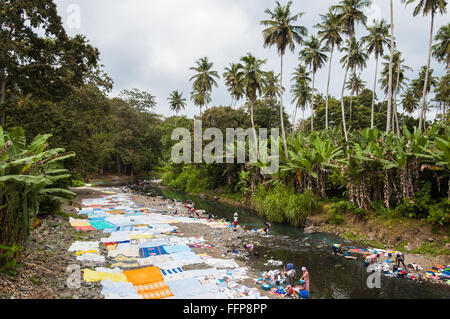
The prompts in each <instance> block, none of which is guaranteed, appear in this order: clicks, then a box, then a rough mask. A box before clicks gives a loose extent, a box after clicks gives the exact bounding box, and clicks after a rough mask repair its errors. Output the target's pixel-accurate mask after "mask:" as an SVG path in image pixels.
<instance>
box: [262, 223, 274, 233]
mask: <svg viewBox="0 0 450 319" xmlns="http://www.w3.org/2000/svg"><path fill="white" fill-rule="evenodd" d="M271 228H272V225H271V224H270V223H269V222H265V223H264V232H265V233H266V235H268V234H269V232H270V229H271Z"/></svg>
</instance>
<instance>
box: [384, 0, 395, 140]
mask: <svg viewBox="0 0 450 319" xmlns="http://www.w3.org/2000/svg"><path fill="white" fill-rule="evenodd" d="M389 4H390V13H391V28H390V29H391V31H390V35H391V37H390V41H391V50H390V54H389V79H388V107H387V123H386V133H388V132H389V131H390V130H391V113H392V83H393V79H394V78H393V74H392V71H393V59H394V2H393V0H390V1H389Z"/></svg>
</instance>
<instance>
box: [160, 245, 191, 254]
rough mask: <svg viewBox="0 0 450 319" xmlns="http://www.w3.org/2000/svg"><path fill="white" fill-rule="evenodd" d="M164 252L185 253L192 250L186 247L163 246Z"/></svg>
mask: <svg viewBox="0 0 450 319" xmlns="http://www.w3.org/2000/svg"><path fill="white" fill-rule="evenodd" d="M163 247H164V250H165V251H166V252H167V253H168V254H174V253H181V252H185V251H191V250H192V249H191V248H190V247H189V246H187V245H177V246H163Z"/></svg>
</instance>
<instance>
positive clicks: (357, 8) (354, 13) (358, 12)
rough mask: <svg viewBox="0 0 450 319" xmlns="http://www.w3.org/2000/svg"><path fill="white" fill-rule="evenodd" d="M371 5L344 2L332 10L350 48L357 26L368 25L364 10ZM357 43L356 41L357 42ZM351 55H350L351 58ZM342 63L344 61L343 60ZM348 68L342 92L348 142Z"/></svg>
mask: <svg viewBox="0 0 450 319" xmlns="http://www.w3.org/2000/svg"><path fill="white" fill-rule="evenodd" d="M369 5H370V1H369V0H342V1H341V2H339V4H338V5H335V6H332V7H331V9H332V10H335V11H336V13H337V19H338V20H339V24H340V26H341V30H342V31H343V32H344V33H345V34H347V36H348V40H347V45H348V47H349V48H350V46H351V44H352V41H353V40H354V36H355V27H356V25H357V24H359V23H362V24H363V25H366V22H367V17H366V16H365V14H364V12H363V10H364V8H366V7H368V6H369ZM355 42H356V41H355ZM350 56H351V54H348V57H349V58H350ZM341 62H342V60H341ZM346 64H347V67H346V70H345V75H344V83H343V84H342V92H341V112H342V125H343V129H344V136H345V141H346V142H348V134H347V126H346V124H345V108H344V93H345V83H346V82H347V75H348V71H349V68H350V65H351V63H349V62H347V63H346Z"/></svg>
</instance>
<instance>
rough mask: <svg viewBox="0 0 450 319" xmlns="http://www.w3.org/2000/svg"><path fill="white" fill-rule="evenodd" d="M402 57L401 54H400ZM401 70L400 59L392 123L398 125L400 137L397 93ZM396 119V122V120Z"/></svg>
mask: <svg viewBox="0 0 450 319" xmlns="http://www.w3.org/2000/svg"><path fill="white" fill-rule="evenodd" d="M400 57H401V56H400ZM400 70H401V64H400V61H399V63H398V70H397V83H396V84H395V94H394V104H393V113H394V115H393V116H392V125H393V126H394V123H395V125H397V135H398V137H400V127H399V124H398V114H397V95H398V87H399V86H400V83H399V82H400ZM394 120H395V122H394ZM393 131H395V128H393Z"/></svg>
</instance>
